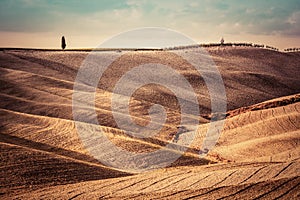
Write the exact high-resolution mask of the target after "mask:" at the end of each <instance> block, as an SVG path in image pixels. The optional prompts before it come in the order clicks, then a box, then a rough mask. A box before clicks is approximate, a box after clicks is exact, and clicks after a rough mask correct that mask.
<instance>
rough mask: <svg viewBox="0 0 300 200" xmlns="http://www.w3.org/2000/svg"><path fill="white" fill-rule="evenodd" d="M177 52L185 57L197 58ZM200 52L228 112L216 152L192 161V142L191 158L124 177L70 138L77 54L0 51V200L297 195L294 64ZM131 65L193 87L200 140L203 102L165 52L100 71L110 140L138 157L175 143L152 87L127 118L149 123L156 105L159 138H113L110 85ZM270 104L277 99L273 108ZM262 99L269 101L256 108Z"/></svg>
mask: <svg viewBox="0 0 300 200" xmlns="http://www.w3.org/2000/svg"><path fill="white" fill-rule="evenodd" d="M184 51H186V53H187V54H188V53H189V51H197V49H192V50H184ZM208 52H209V53H210V55H211V56H212V58H213V60H214V62H215V63H216V65H217V67H218V69H219V71H220V73H221V75H222V77H223V81H224V84H225V88H226V93H227V99H228V110H229V111H228V114H227V115H228V118H227V119H226V120H225V125H224V130H223V132H222V134H221V137H220V139H219V141H218V144H217V146H216V148H215V149H214V150H213V151H212V152H210V154H209V156H208V157H207V158H206V159H199V158H197V152H196V151H195V150H196V149H200V148H201V142H202V139H203V138H201V137H200V136H199V137H198V138H197V140H195V141H194V143H193V144H192V146H191V147H190V153H187V154H185V155H184V156H183V157H182V158H181V159H179V160H178V161H177V162H175V163H173V165H172V166H170V167H169V168H166V169H160V170H154V171H152V172H147V173H142V174H138V175H132V174H131V173H128V172H121V171H118V170H116V169H112V168H109V167H106V166H104V165H102V164H101V163H99V161H97V160H96V159H94V158H93V157H92V156H91V155H89V152H87V150H86V149H85V148H84V146H83V144H82V143H81V140H80V138H79V136H78V134H77V131H76V128H75V123H74V121H73V116H72V93H73V84H74V79H75V76H76V73H77V71H78V68H79V67H80V65H81V63H82V61H83V60H84V59H85V57H86V56H87V53H86V52H59V51H57V52H47V51H41V52H40V51H26V50H24V51H14V50H10V51H6V50H3V51H1V52H0V72H1V73H0V82H1V84H0V91H1V92H0V96H1V101H0V113H1V115H0V131H1V132H0V148H1V164H2V166H1V168H2V170H1V179H0V180H1V189H0V192H1V196H2V197H3V198H9V197H19V198H32V197H34V198H38V199H40V198H51V197H52V198H56V197H59V196H61V197H62V198H72V197H74V198H75V197H77V198H90V197H100V196H104V197H114V198H121V197H122V198H125V197H126V198H133V197H135V198H144V197H146V198H147V197H148V198H150V197H153V198H176V197H177V198H189V197H195V198H196V197H197V198H223V197H224V198H242V199H244V198H250V197H251V198H253V197H262V198H275V197H280V196H284V197H285V198H292V197H296V196H297V195H298V196H299V192H298V191H299V182H300V180H299V171H300V170H299V140H300V132H299V130H300V129H299V119H300V114H299V111H300V107H299V106H300V104H299V101H297V100H296V101H294V100H292V99H293V98H295V99H297V98H299V95H298V96H297V95H293V94H298V93H300V85H299V76H298V74H300V73H299V72H300V67H299V63H300V62H299V61H300V55H299V54H296V53H295V54H293V53H280V52H275V51H270V50H265V49H255V48H242V47H236V48H235V47H234V48H233V47H226V48H216V49H213V48H211V49H208ZM111 53H116V52H111ZM99 54H101V52H99ZM131 58H136V59H137V61H136V63H135V64H136V65H138V64H140V63H145V62H161V63H163V64H166V65H171V66H172V67H173V68H175V69H176V70H178V71H179V72H180V73H181V74H183V75H184V76H185V77H186V78H187V79H188V80H189V81H190V83H191V85H192V86H194V88H199V86H201V87H200V89H198V90H197V92H198V95H197V98H198V100H199V102H200V106H199V107H200V110H201V113H203V115H202V117H199V116H192V117H199V122H200V124H201V126H200V127H199V129H198V132H199V134H200V135H201V133H203V132H205V130H206V129H207V126H208V125H209V124H207V123H208V122H209V117H208V115H209V111H210V100H209V95H208V91H207V88H206V87H205V83H204V81H203V79H201V77H199V74H197V73H196V72H195V70H191V68H190V66H189V64H188V63H183V62H181V61H180V60H178V59H177V58H176V57H175V56H174V54H173V53H172V52H159V51H157V52H152V51H143V52H128V54H126V55H125V56H124V57H122V59H120V60H118V62H115V63H114V64H113V66H112V69H119V68H121V66H122V69H120V70H112V71H110V72H107V73H108V75H109V76H107V78H106V79H105V78H104V79H103V80H102V82H100V83H99V87H98V88H97V98H96V102H95V105H96V112H97V114H98V119H99V120H100V125H101V127H102V128H103V130H105V133H106V134H107V135H108V136H109V137H110V139H111V140H112V141H113V142H114V143H115V144H117V145H118V146H120V147H122V148H123V149H126V150H128V151H133V152H142V151H146V152H147V151H153V150H155V149H158V148H160V147H162V146H164V145H165V144H166V143H167V142H168V141H170V140H172V139H174V135H173V133H174V131H175V132H176V131H177V124H178V120H179V115H180V113H179V112H178V109H179V107H178V102H176V99H175V98H174V94H172V93H171V92H170V91H168V90H165V89H163V88H160V87H157V86H153V85H150V86H148V87H145V88H143V89H142V90H138V91H137V93H135V96H134V98H133V100H132V102H131V105H130V106H131V108H130V109H131V111H132V114H133V116H134V117H133V118H134V119H135V120H136V121H137V122H138V123H141V124H145V123H147V122H148V120H149V118H148V117H147V116H148V111H147V108H149V105H151V104H153V103H160V104H162V105H164V106H165V107H166V108H167V111H168V121H167V123H166V124H165V125H164V129H163V131H162V134H160V135H158V136H155V137H153V138H147V139H138V138H134V137H131V136H128V135H126V134H124V132H123V131H122V130H119V129H118V126H117V125H116V123H115V121H114V120H113V116H112V113H111V106H110V95H111V89H112V88H111V85H113V83H115V82H116V81H117V80H118V78H119V76H120V74H121V73H123V72H126V70H128V69H130V68H131V67H132V66H131V65H132V61H131V60H130V59H131ZM113 72H114V73H113ZM115 72H116V73H115ZM110 73H111V74H110ZM162 78H163V77H162ZM153 91H155V92H153ZM151 94H152V95H154V97H152V98H151ZM288 95H292V96H288ZM284 96H287V97H284ZM279 97H282V98H280V99H275V98H279ZM272 99H275V100H272ZM266 100H272V101H271V102H269V101H268V102H263V101H266ZM261 102H263V103H261ZM258 103H259V104H258ZM81 109H82V110H83V115H86V117H87V118H88V117H89V116H88V114H87V113H85V112H84V111H85V110H89V109H91V107H84V108H81ZM181 137H184V134H181ZM209 163H210V164H209ZM212 163H215V164H212ZM207 164H209V165H207ZM124 176H125V177H124ZM104 179H105V180H104ZM49 186H53V187H49ZM261 188H264V189H261ZM133 191H136V192H133ZM171 195H172V196H171Z"/></svg>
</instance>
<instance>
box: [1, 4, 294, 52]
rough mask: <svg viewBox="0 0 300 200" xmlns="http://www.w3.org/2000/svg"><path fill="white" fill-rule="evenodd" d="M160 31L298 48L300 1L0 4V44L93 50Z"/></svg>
mask: <svg viewBox="0 0 300 200" xmlns="http://www.w3.org/2000/svg"><path fill="white" fill-rule="evenodd" d="M140 27H163V28H169V29H173V30H176V31H179V32H181V33H183V34H185V35H187V36H189V37H191V38H193V39H194V40H196V41H197V42H199V43H208V42H219V41H220V39H221V37H224V39H225V42H244V41H245V42H253V43H263V44H269V45H272V46H275V47H279V48H286V47H300V0H226V1H224V0H85V1H84V0H66V1H62V0H0V46H1V47H37V48H60V38H61V36H62V35H64V36H65V37H66V40H67V45H68V46H67V47H69V48H78V47H95V46H97V45H99V44H100V43H101V42H103V41H104V40H105V39H107V38H109V37H111V36H113V35H116V34H118V33H120V32H123V31H128V30H130V29H134V28H140Z"/></svg>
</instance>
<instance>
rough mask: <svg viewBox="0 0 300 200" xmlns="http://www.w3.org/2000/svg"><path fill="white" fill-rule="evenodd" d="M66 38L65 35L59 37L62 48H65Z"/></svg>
mask: <svg viewBox="0 0 300 200" xmlns="http://www.w3.org/2000/svg"><path fill="white" fill-rule="evenodd" d="M66 46H67V45H66V40H65V36H62V38H61V48H62V49H63V50H64V49H65V48H66Z"/></svg>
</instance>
